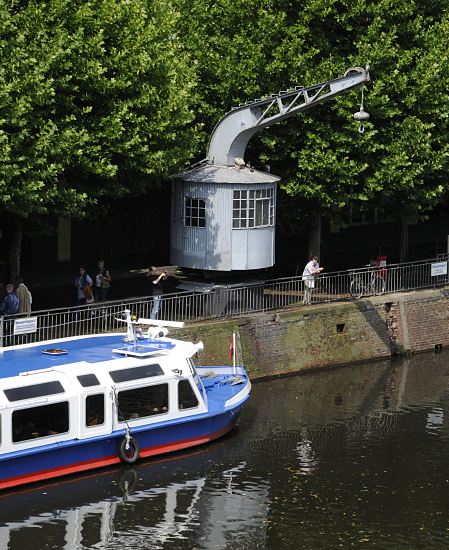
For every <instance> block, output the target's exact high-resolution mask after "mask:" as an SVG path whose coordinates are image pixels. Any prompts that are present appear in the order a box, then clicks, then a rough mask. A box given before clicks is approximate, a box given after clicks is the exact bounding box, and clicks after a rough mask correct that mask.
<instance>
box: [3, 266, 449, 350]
mask: <svg viewBox="0 0 449 550" xmlns="http://www.w3.org/2000/svg"><path fill="white" fill-rule="evenodd" d="M447 260H448V256H447V255H441V256H439V257H438V258H436V259H433V260H424V261H420V262H408V263H402V264H391V265H388V266H385V267H372V266H367V267H364V268H361V269H351V270H347V271H337V272H333V273H327V274H320V275H319V276H316V277H315V280H314V288H313V290H312V293H311V302H312V303H314V304H316V303H325V302H336V301H343V300H349V299H357V298H358V297H359V295H358V294H361V296H362V295H363V296H370V295H374V294H383V293H393V292H403V291H411V290H418V289H425V288H436V287H440V286H445V285H447V284H449V279H448V274H447ZM437 263H439V264H440V266H439V267H440V271H443V272H444V271H445V273H443V274H438V273H439V272H438V269H437V268H438V265H436V264H437ZM444 263H445V264H446V270H444ZM442 266H443V269H441V267H442ZM379 278H380V279H381V281H379ZM374 279H375V284H373V283H372V281H373V280H374ZM382 281H383V284H382ZM304 285H305V283H304V281H303V279H302V277H301V276H295V277H284V278H280V279H273V280H267V281H263V282H255V283H250V284H241V285H229V286H225V285H223V286H216V287H213V288H211V290H209V291H207V292H179V293H176V294H166V295H164V296H163V297H162V299H161V303H160V310H159V318H160V319H165V320H170V321H202V320H206V319H222V318H227V317H238V316H242V315H249V314H252V313H259V312H264V311H271V310H276V309H282V308H288V307H294V306H297V305H299V304H301V303H302V302H303V300H304V290H305V286H304ZM355 287H357V289H358V290H360V288H361V289H362V292H361V293H360V292H359V293H356V292H354V290H355ZM361 296H360V297H361ZM152 305H153V304H152V298H151V297H148V296H143V297H137V298H129V299H126V300H115V301H111V302H101V303H94V304H89V305H86V306H77V307H69V308H58V309H52V310H43V311H36V312H33V313H32V314H31V315H24V314H22V315H16V316H14V317H1V318H0V346H11V345H14V344H24V343H28V342H43V341H47V340H48V341H51V340H55V339H58V338H67V337H69V336H79V335H88V334H97V333H104V332H111V331H122V330H124V325H123V323H122V322H120V321H119V320H117V319H120V318H121V316H122V313H123V310H124V309H130V310H131V313H132V314H133V315H136V317H143V318H149V317H150V315H151V309H152ZM30 323H31V325H33V323H34V328H35V331H34V332H27V333H25V334H21V331H22V330H23V325H24V324H28V325H29V324H30ZM27 330H28V329H27Z"/></svg>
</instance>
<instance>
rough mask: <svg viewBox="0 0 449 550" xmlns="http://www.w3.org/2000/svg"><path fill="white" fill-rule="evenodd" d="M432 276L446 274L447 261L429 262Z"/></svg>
mask: <svg viewBox="0 0 449 550" xmlns="http://www.w3.org/2000/svg"><path fill="white" fill-rule="evenodd" d="M430 274H431V276H432V277H438V275H447V262H436V263H434V264H431V272H430Z"/></svg>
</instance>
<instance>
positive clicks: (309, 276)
mask: <svg viewBox="0 0 449 550" xmlns="http://www.w3.org/2000/svg"><path fill="white" fill-rule="evenodd" d="M323 269H324V268H323V267H320V264H319V263H318V256H314V257H313V258H312V259H311V260H310V262H308V263H307V264H306V267H305V268H304V271H303V273H302V280H303V281H304V297H303V299H302V303H303V304H305V305H310V303H311V301H312V290H313V289H314V287H315V275H316V274H317V273H320V272H321V271H323Z"/></svg>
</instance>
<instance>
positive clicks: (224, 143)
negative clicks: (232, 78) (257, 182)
mask: <svg viewBox="0 0 449 550" xmlns="http://www.w3.org/2000/svg"><path fill="white" fill-rule="evenodd" d="M369 79H370V77H369V68H368V67H367V68H366V69H362V68H361V67H355V68H352V69H348V70H347V71H346V73H345V75H344V76H342V77H340V78H336V79H334V80H328V81H327V82H322V83H320V84H315V85H313V86H308V87H302V86H296V88H295V89H293V90H288V91H283V92H279V93H278V94H274V95H272V96H271V97H268V98H264V99H256V100H254V101H248V102H247V103H244V104H241V105H239V106H238V107H234V108H233V109H232V110H231V111H230V112H229V113H227V114H226V115H225V116H224V117H223V118H222V119H221V120H220V121H219V122H218V124H217V125H216V126H215V128H214V131H213V132H212V135H211V138H210V141H209V148H208V153H207V160H208V163H210V164H218V165H223V166H233V165H234V159H235V158H238V157H240V158H244V156H245V149H246V146H247V144H248V142H249V140H250V139H251V138H252V136H253V135H255V134H256V133H257V132H259V131H260V130H262V129H263V128H268V127H269V126H272V125H273V124H276V123H278V122H281V121H282V120H285V119H286V118H288V117H290V116H293V115H295V114H297V113H299V112H302V111H306V110H307V109H310V108H312V107H314V106H315V105H319V104H321V103H324V102H325V101H328V100H329V99H332V98H333V97H336V96H337V95H340V94H342V93H344V92H346V91H349V90H353V89H355V88H359V87H360V86H363V85H364V84H365V83H366V82H368V81H369Z"/></svg>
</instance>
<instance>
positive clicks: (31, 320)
mask: <svg viewBox="0 0 449 550" xmlns="http://www.w3.org/2000/svg"><path fill="white" fill-rule="evenodd" d="M36 331H37V317H24V318H23V319H15V320H14V335H16V334H29V333H30V332H36Z"/></svg>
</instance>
